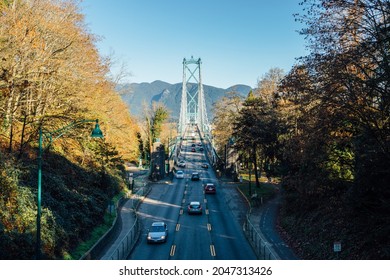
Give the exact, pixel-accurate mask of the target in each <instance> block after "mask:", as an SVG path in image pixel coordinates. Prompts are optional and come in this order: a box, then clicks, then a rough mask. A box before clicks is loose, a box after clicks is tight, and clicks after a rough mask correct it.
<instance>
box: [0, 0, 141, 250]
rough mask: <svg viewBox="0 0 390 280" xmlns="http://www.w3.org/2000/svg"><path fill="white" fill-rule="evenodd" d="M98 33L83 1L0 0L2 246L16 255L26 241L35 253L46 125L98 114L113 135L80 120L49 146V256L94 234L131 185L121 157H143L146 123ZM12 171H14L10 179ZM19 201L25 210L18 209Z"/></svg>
mask: <svg viewBox="0 0 390 280" xmlns="http://www.w3.org/2000/svg"><path fill="white" fill-rule="evenodd" d="M96 40H97V39H96V37H95V36H94V35H92V34H90V33H89V32H88V28H87V27H86V25H85V23H84V16H83V15H82V14H81V12H80V10H79V6H78V2H77V1H72V0H35V1H24V0H20V1H19V0H18V1H16V0H15V1H0V117H1V121H2V122H1V124H0V157H1V162H2V163H3V161H4V164H1V166H0V173H1V176H0V177H1V178H0V190H1V191H0V192H1V193H2V198H1V201H0V231H1V236H5V238H4V239H1V240H0V243H1V244H0V247H1V248H2V251H3V252H16V253H15V254H17V250H14V248H15V247H14V246H16V245H15V244H16V243H18V242H19V243H21V244H22V243H23V244H24V245H25V246H26V247H25V249H23V250H22V251H23V252H21V253H23V254H24V255H23V258H31V251H32V250H30V249H31V248H29V247H28V246H33V243H34V238H32V237H31V235H32V234H33V233H34V231H35V224H34V223H31V217H32V216H35V215H34V205H35V202H34V196H35V193H36V179H35V178H36V172H37V167H36V160H35V159H36V147H37V142H38V141H37V139H38V134H37V133H38V130H39V128H42V129H43V130H45V131H55V130H57V129H59V128H63V127H66V126H67V125H69V124H72V123H74V122H76V121H78V120H84V119H89V120H94V119H99V121H100V126H101V129H102V130H103V133H104V135H105V138H104V140H101V141H99V142H97V141H95V142H94V141H91V139H90V138H89V136H88V135H89V134H90V129H89V128H90V127H87V126H83V125H80V126H75V127H73V128H72V129H71V130H69V131H67V132H66V134H64V135H63V136H62V137H61V138H59V139H57V140H56V141H55V142H53V143H52V145H51V146H50V149H47V150H46V153H45V155H44V156H45V160H44V163H43V168H44V170H45V172H44V173H43V177H44V181H45V192H44V197H43V204H42V232H43V233H45V234H44V236H43V237H42V244H43V249H44V250H43V251H44V252H43V254H44V256H45V257H47V258H61V257H62V256H61V254H62V253H63V252H66V251H69V250H71V249H73V247H74V246H75V245H77V244H78V243H79V242H80V241H81V240H83V239H85V238H87V237H88V236H89V234H90V231H91V230H92V228H93V227H94V226H96V225H97V224H99V223H101V222H102V220H103V215H104V211H105V207H106V205H107V201H109V200H110V199H111V196H112V195H114V194H115V193H117V192H118V191H119V190H120V189H121V188H122V189H123V188H124V187H126V185H125V181H124V180H125V178H124V176H123V175H124V174H123V164H122V163H123V160H134V159H136V158H137V157H138V145H137V140H136V134H137V132H138V131H139V128H138V126H137V124H136V123H135V121H134V119H133V118H132V117H131V116H130V115H129V108H128V107H127V106H125V105H124V103H123V101H122V100H121V98H120V96H118V94H117V93H116V92H115V88H114V86H115V84H114V82H113V81H110V80H109V79H108V78H107V74H108V72H109V66H110V61H109V60H108V59H107V58H102V57H100V55H99V53H98V51H97V49H96V47H95V43H96ZM87 128H88V129H87ZM44 140H45V141H46V140H47V139H44ZM5 148H7V152H5ZM3 154H4V156H3ZM100 168H101V169H103V168H104V174H106V175H107V176H106V177H105V182H102V180H101V178H100V177H101V176H99V175H100V173H99V172H97V170H100ZM6 174H12V176H10V177H9V179H4V178H7V177H8V176H6ZM102 174H103V173H102ZM3 195H4V196H3ZM3 198H5V199H3ZM14 202H15V203H14ZM10 203H13V204H14V205H15V207H16V208H12V209H11V208H9V207H8V206H9V205H10ZM72 205H78V207H73V206H72ZM16 210H17V211H16ZM16 213H17V214H16ZM68 217H71V218H68ZM75 217H78V218H75ZM7 240H8V241H12V240H18V242H16V243H15V242H8V241H7ZM19 251H20V250H19ZM8 257H11V258H12V257H14V258H15V256H11V255H8Z"/></svg>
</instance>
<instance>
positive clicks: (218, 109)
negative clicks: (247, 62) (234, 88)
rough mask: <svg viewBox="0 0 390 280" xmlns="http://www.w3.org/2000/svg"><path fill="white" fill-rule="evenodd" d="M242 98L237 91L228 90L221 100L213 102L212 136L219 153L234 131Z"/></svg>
mask: <svg viewBox="0 0 390 280" xmlns="http://www.w3.org/2000/svg"><path fill="white" fill-rule="evenodd" d="M242 103H243V98H242V97H241V96H240V94H239V93H238V92H228V93H226V95H225V96H223V97H222V99H221V100H218V102H216V103H214V104H213V115H214V119H213V125H214V130H213V136H214V137H215V145H216V148H217V149H218V151H219V152H220V153H223V147H224V146H225V145H226V143H228V141H229V139H230V138H231V137H232V135H233V132H234V122H235V121H236V119H237V117H238V115H239V111H240V109H241V107H242Z"/></svg>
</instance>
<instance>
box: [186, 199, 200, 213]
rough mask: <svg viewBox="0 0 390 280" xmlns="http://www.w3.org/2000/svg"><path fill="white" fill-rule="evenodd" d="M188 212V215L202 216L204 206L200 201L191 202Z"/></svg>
mask: <svg viewBox="0 0 390 280" xmlns="http://www.w3.org/2000/svg"><path fill="white" fill-rule="evenodd" d="M187 212H188V214H190V215H191V214H199V215H202V205H201V204H200V202H199V201H191V202H190V203H189V204H188V207H187Z"/></svg>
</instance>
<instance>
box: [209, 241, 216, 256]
mask: <svg viewBox="0 0 390 280" xmlns="http://www.w3.org/2000/svg"><path fill="white" fill-rule="evenodd" d="M210 253H211V256H213V257H215V256H216V255H217V254H216V253H215V248H214V245H213V244H211V245H210Z"/></svg>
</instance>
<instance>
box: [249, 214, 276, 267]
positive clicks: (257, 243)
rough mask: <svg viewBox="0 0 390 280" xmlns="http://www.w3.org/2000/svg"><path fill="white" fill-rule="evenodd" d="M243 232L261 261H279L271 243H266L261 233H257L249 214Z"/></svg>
mask: <svg viewBox="0 0 390 280" xmlns="http://www.w3.org/2000/svg"><path fill="white" fill-rule="evenodd" d="M243 231H244V233H245V235H246V237H247V239H248V241H249V243H250V244H251V246H252V248H253V250H254V252H255V254H256V255H257V257H258V258H259V259H260V260H279V259H280V258H278V257H277V256H276V254H275V253H274V252H273V250H272V249H271V247H270V246H269V243H268V242H267V241H265V240H264V239H263V238H262V236H261V234H260V232H258V231H257V229H256V228H255V226H254V225H253V224H252V222H251V221H250V219H249V214H248V215H247V216H246V221H245V222H244V225H243Z"/></svg>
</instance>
